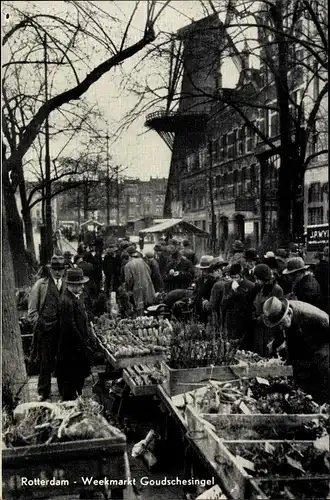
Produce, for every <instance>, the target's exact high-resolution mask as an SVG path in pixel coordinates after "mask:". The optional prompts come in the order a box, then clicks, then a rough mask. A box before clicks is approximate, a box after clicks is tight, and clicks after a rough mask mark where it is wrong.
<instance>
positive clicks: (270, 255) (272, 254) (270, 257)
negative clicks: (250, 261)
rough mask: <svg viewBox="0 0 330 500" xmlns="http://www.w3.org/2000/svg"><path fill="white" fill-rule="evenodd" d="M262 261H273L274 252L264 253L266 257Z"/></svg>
mask: <svg viewBox="0 0 330 500" xmlns="http://www.w3.org/2000/svg"><path fill="white" fill-rule="evenodd" d="M264 259H275V254H274V252H266V255H264Z"/></svg>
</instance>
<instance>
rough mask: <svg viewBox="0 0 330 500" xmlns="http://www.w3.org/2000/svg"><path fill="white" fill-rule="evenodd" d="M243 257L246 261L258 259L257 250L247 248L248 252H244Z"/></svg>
mask: <svg viewBox="0 0 330 500" xmlns="http://www.w3.org/2000/svg"><path fill="white" fill-rule="evenodd" d="M244 257H245V258H246V260H255V259H257V258H258V254H257V250H256V249H255V248H248V250H246V251H245V252H244Z"/></svg>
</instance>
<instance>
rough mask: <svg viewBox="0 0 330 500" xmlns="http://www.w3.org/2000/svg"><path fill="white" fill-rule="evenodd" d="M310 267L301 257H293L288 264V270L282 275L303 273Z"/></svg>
mask: <svg viewBox="0 0 330 500" xmlns="http://www.w3.org/2000/svg"><path fill="white" fill-rule="evenodd" d="M308 268H309V266H306V265H305V262H304V260H303V259H302V258H301V257H292V258H291V259H289V260H288V262H287V264H286V269H284V271H283V272H282V274H292V273H296V272H297V271H303V270H304V269H308Z"/></svg>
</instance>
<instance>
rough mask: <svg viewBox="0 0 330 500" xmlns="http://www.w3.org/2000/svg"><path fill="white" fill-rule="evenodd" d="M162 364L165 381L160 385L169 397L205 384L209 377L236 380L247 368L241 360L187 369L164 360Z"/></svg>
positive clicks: (242, 375)
mask: <svg viewBox="0 0 330 500" xmlns="http://www.w3.org/2000/svg"><path fill="white" fill-rule="evenodd" d="M162 365H163V371H164V374H165V376H166V382H164V384H162V385H163V388H164V390H165V391H166V392H167V394H168V395H169V396H171V397H172V396H175V395H177V394H182V393H184V392H189V391H192V390H194V389H197V388H198V387H200V386H203V385H206V384H207V382H208V381H209V380H210V378H212V380H219V381H230V380H237V379H239V378H241V377H244V376H245V374H246V370H247V364H246V363H245V362H243V361H241V362H239V363H238V364H237V365H232V366H225V365H224V366H214V367H211V366H207V367H203V368H200V367H199V368H187V369H185V368H183V369H173V368H170V367H169V366H168V365H167V363H165V362H164V363H162Z"/></svg>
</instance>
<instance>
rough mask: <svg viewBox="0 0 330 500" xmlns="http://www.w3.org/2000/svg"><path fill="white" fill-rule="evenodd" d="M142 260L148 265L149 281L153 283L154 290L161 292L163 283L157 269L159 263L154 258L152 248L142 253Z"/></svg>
mask: <svg viewBox="0 0 330 500" xmlns="http://www.w3.org/2000/svg"><path fill="white" fill-rule="evenodd" d="M144 260H145V261H146V263H147V264H148V266H149V267H150V271H151V275H150V276H151V281H152V284H153V285H154V289H155V292H156V293H158V292H162V291H163V290H164V283H163V278H162V276H161V274H160V270H159V264H158V262H157V260H156V259H155V254H154V252H153V251H152V250H148V251H147V252H145V254H144Z"/></svg>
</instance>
